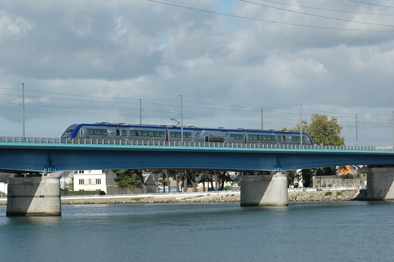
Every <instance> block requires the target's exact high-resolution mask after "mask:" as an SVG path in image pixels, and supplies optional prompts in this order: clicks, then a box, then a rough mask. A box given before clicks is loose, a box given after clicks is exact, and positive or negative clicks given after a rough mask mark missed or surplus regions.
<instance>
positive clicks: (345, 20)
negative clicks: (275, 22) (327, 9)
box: [239, 0, 394, 27]
mask: <svg viewBox="0 0 394 262" xmlns="http://www.w3.org/2000/svg"><path fill="white" fill-rule="evenodd" d="M239 1H241V2H244V3H249V4H254V5H259V6H264V7H268V8H273V9H277V10H281V11H286V12H291V13H296V14H301V15H307V16H314V17H318V18H325V19H330V20H336V21H342V22H349V23H356V24H363V25H374V26H386V27H394V25H386V24H377V23H368V22H360V21H354V20H349V19H343V18H337V17H330V16H324V15H316V14H310V13H305V12H300V11H295V10H289V9H284V8H280V7H275V6H270V5H265V4H259V3H254V2H250V1H246V0H239Z"/></svg>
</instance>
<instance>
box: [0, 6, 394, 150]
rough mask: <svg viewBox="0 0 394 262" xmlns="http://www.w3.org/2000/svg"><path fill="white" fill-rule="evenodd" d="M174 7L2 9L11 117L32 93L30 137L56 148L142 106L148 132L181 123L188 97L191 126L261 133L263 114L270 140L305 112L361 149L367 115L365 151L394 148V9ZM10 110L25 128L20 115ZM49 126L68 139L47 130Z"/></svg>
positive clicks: (1, 75)
mask: <svg viewBox="0 0 394 262" xmlns="http://www.w3.org/2000/svg"><path fill="white" fill-rule="evenodd" d="M162 2H165V3H168V5H165V4H160V3H157V2H152V1H136V0H135V1H126V0H115V1H105V0H98V1H92V0H88V1H76V0H75V1H74V0H73V1H57V2H56V3H55V2H48V1H30V0H28V1H22V0H13V1H11V0H5V1H2V2H1V3H0V49H1V50H2V52H0V79H1V80H0V81H1V87H0V106H6V105H7V104H6V101H7V99H15V98H17V99H20V96H21V94H20V90H18V89H16V85H17V84H18V83H21V82H24V83H25V88H26V99H29V103H28V106H27V107H26V110H27V111H26V114H27V119H28V120H27V121H28V123H27V129H26V130H27V134H28V135H29V133H30V134H31V135H34V136H40V135H45V136H57V135H58V134H60V133H61V132H62V131H64V129H65V128H66V127H67V126H68V125H70V124H72V123H78V122H99V121H114V122H128V123H138V122H139V110H140V108H139V102H140V100H139V99H142V107H143V108H142V109H143V115H144V114H145V116H144V119H143V122H145V123H151V124H172V123H173V122H172V121H170V119H171V118H174V117H175V118H176V117H178V116H177V115H174V113H172V112H171V111H170V110H168V108H171V109H173V110H175V111H177V110H178V111H179V106H180V101H179V98H180V97H179V95H181V94H182V95H183V98H184V100H185V103H184V105H185V123H187V124H188V125H195V126H208V127H216V126H224V127H246V128H259V127H260V119H261V116H260V112H261V111H260V108H261V107H264V112H265V113H264V114H265V118H264V119H265V120H266V124H265V127H266V128H267V129H271V128H272V129H281V128H283V127H288V128H291V127H293V126H295V125H296V124H297V119H299V117H300V116H299V114H300V112H299V111H300V108H299V107H300V106H299V105H300V104H303V108H304V118H305V119H308V118H309V117H310V115H311V114H313V113H321V114H324V113H326V114H329V115H330V116H331V115H332V116H335V115H337V116H338V119H339V122H340V123H341V124H342V125H343V126H345V127H346V128H344V134H345V138H346V141H350V142H349V143H355V141H354V138H353V137H354V136H353V135H352V134H353V133H355V132H354V130H355V123H354V115H355V114H356V113H357V114H359V115H360V118H361V119H363V121H365V123H366V124H364V125H361V132H360V134H361V135H360V141H362V140H363V139H364V141H365V143H369V144H373V143H377V144H391V140H392V139H391V136H392V132H391V130H390V127H388V126H386V125H384V124H381V122H382V121H383V122H384V123H386V124H387V123H390V121H388V122H387V121H386V120H387V119H388V120H390V115H389V113H390V112H391V111H392V110H393V109H392V101H391V100H392V99H391V97H392V96H391V95H392V94H393V91H392V83H393V80H394V79H393V78H394V74H393V73H394V72H393V70H394V67H393V66H392V61H393V58H394V57H393V56H394V41H393V36H392V35H393V34H392V32H387V31H390V30H391V31H394V27H393V28H392V27H391V26H390V25H394V18H393V16H390V15H388V14H390V12H392V10H386V9H384V8H381V7H379V6H367V5H365V4H362V3H356V2H349V1H343V2H333V1H328V0H316V1H313V2H310V3H302V4H301V3H300V5H299V6H288V5H283V4H282V5H279V4H272V3H271V4H270V6H274V7H276V8H273V7H267V6H261V5H256V4H251V3H247V2H241V1H219V0H217V1H210V0H209V1H208V0H199V1H183V0H182V1H175V0H165V1H162ZM378 2H383V1H378ZM256 3H263V2H261V1H260V2H258V1H256ZM281 3H284V4H285V3H287V2H283V1H282V2H281ZM289 3H290V2H289ZM266 4H267V3H266ZM290 4H291V3H290ZM267 5H268V4H267ZM179 6H184V7H186V8H182V7H179ZM279 8H280V9H279ZM283 9H288V10H292V11H297V12H291V11H286V10H283ZM329 10H331V11H329ZM334 10H336V11H334ZM339 11H341V12H339ZM215 12H216V13H215ZM219 13H226V14H230V15H233V16H224V15H221V14H219ZM302 13H309V14H313V16H311V15H305V14H302ZM319 16H320V17H319ZM323 16H324V17H330V18H331V19H328V18H323ZM336 18H338V19H337V20H336ZM356 22H357V23H356ZM358 22H361V23H358ZM373 24H381V26H378V25H373ZM4 109H5V110H3V111H2V112H0V117H1V120H2V121H3V122H4V123H10V126H11V127H12V128H11V129H14V128H15V126H16V123H15V121H21V120H20V118H21V117H20V110H19V109H18V108H16V107H15V108H10V107H9V106H6V107H4ZM47 118H48V119H53V121H52V120H51V124H52V125H54V126H55V127H53V128H50V129H43V128H42V124H43V123H45V120H44V119H47ZM374 118H375V119H383V120H382V121H381V122H376V121H373V119H374ZM294 119H296V120H294ZM37 123H40V124H37ZM371 125H372V126H374V125H376V127H378V129H377V131H376V132H377V135H373V136H371V135H369V133H368V132H371V131H372V129H369V127H370V126H371ZM363 128H364V129H363ZM363 130H364V131H365V133H364V134H365V135H364V137H363V135H362V134H363V132H362V131H363ZM0 132H2V133H3V134H5V135H8V134H14V133H15V132H14V131H13V130H9V129H8V128H6V127H4V125H3V127H0ZM386 133H387V134H386Z"/></svg>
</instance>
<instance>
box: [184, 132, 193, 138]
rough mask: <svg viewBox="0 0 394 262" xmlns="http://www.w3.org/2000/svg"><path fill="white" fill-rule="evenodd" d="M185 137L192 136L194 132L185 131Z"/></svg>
mask: <svg viewBox="0 0 394 262" xmlns="http://www.w3.org/2000/svg"><path fill="white" fill-rule="evenodd" d="M183 137H187V138H190V137H192V133H191V132H183Z"/></svg>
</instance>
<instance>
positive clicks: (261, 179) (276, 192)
mask: <svg viewBox="0 0 394 262" xmlns="http://www.w3.org/2000/svg"><path fill="white" fill-rule="evenodd" d="M286 205H288V196H287V175H286V174H282V173H276V174H275V175H245V176H243V177H242V181H241V206H286Z"/></svg>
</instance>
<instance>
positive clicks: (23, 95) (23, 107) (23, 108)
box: [22, 83, 26, 142]
mask: <svg viewBox="0 0 394 262" xmlns="http://www.w3.org/2000/svg"><path fill="white" fill-rule="evenodd" d="M22 111H23V117H22V118H23V142H25V137H26V135H25V84H24V83H22Z"/></svg>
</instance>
